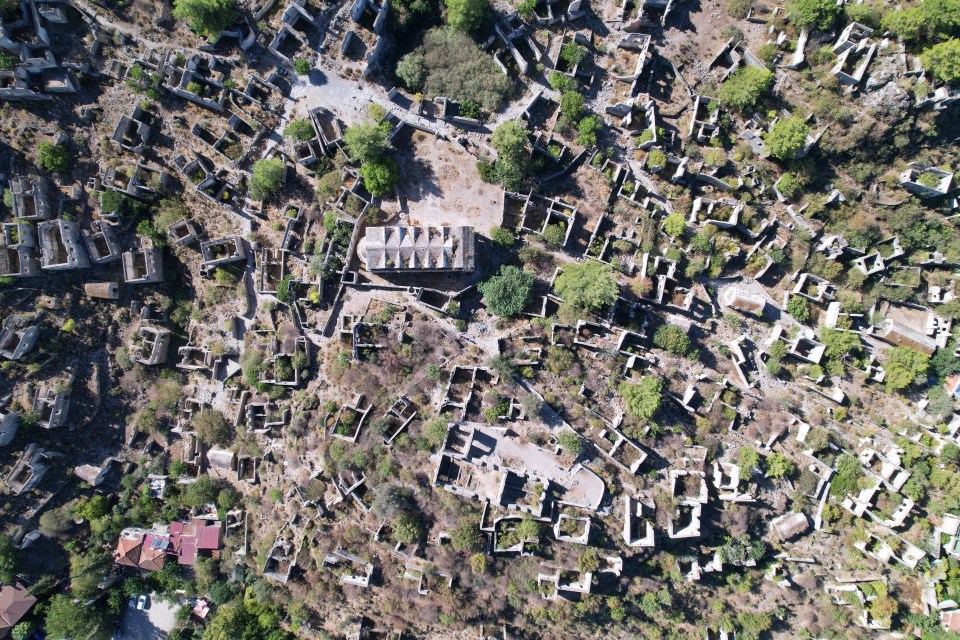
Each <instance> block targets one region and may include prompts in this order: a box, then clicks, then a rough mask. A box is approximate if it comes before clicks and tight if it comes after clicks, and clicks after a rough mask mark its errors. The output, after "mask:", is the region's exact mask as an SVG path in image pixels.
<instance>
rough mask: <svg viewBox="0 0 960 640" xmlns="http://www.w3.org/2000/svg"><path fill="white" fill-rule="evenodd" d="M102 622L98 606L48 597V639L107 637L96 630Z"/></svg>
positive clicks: (69, 598)
mask: <svg viewBox="0 0 960 640" xmlns="http://www.w3.org/2000/svg"><path fill="white" fill-rule="evenodd" d="M102 622H103V618H102V614H101V613H100V610H99V608H97V607H95V606H94V607H85V606H78V605H76V604H74V603H73V600H72V599H71V597H70V596H67V595H64V594H62V593H58V594H56V595H55V596H53V597H52V598H51V599H50V607H49V608H48V609H47V617H46V620H45V621H44V624H45V625H46V627H47V638H50V640H67V639H68V638H85V639H86V638H92V640H96V639H99V638H103V637H109V636H108V635H107V634H106V633H104V632H103V631H102V630H100V631H98V627H99V626H100V625H101V623H102ZM91 634H94V635H91ZM236 637H239V636H236Z"/></svg>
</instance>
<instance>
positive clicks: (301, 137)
mask: <svg viewBox="0 0 960 640" xmlns="http://www.w3.org/2000/svg"><path fill="white" fill-rule="evenodd" d="M283 135H285V136H287V137H290V138H293V140H294V142H306V141H307V140H309V139H310V138H312V137H313V136H314V133H313V125H312V124H310V121H309V120H306V119H304V118H301V119H299V120H293V121H291V122H290V124H288V125H287V126H286V128H284V130H283Z"/></svg>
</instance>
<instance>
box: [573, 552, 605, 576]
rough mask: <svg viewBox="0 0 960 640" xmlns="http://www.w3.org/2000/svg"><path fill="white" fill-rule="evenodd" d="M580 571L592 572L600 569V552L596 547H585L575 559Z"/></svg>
mask: <svg viewBox="0 0 960 640" xmlns="http://www.w3.org/2000/svg"><path fill="white" fill-rule="evenodd" d="M577 566H578V567H579V568H580V571H583V572H585V573H586V572H589V573H594V572H596V571H599V570H600V552H599V551H597V548H596V547H587V548H586V549H584V551H583V553H582V554H580V558H579V559H578V560H577Z"/></svg>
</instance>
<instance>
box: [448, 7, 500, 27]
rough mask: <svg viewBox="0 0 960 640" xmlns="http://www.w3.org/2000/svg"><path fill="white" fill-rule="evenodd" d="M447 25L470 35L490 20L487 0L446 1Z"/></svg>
mask: <svg viewBox="0 0 960 640" xmlns="http://www.w3.org/2000/svg"><path fill="white" fill-rule="evenodd" d="M446 4H447V24H449V25H450V26H451V27H453V28H454V29H458V30H460V31H464V32H467V33H470V32H472V31H478V30H479V29H480V28H481V27H483V26H484V25H486V24H487V22H488V21H489V20H490V2H489V0H446Z"/></svg>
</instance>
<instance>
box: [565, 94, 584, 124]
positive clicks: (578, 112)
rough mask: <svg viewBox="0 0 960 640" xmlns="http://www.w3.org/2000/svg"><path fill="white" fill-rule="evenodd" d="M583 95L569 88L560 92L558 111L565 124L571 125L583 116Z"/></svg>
mask: <svg viewBox="0 0 960 640" xmlns="http://www.w3.org/2000/svg"><path fill="white" fill-rule="evenodd" d="M583 111H584V107H583V95H581V94H580V92H578V91H574V90H573V89H570V90H568V91H564V92H563V93H562V94H560V113H561V114H563V115H562V119H563V121H564V123H565V124H566V125H567V126H571V127H572V126H573V125H574V124H576V123H577V122H579V121H580V118H581V117H583Z"/></svg>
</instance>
